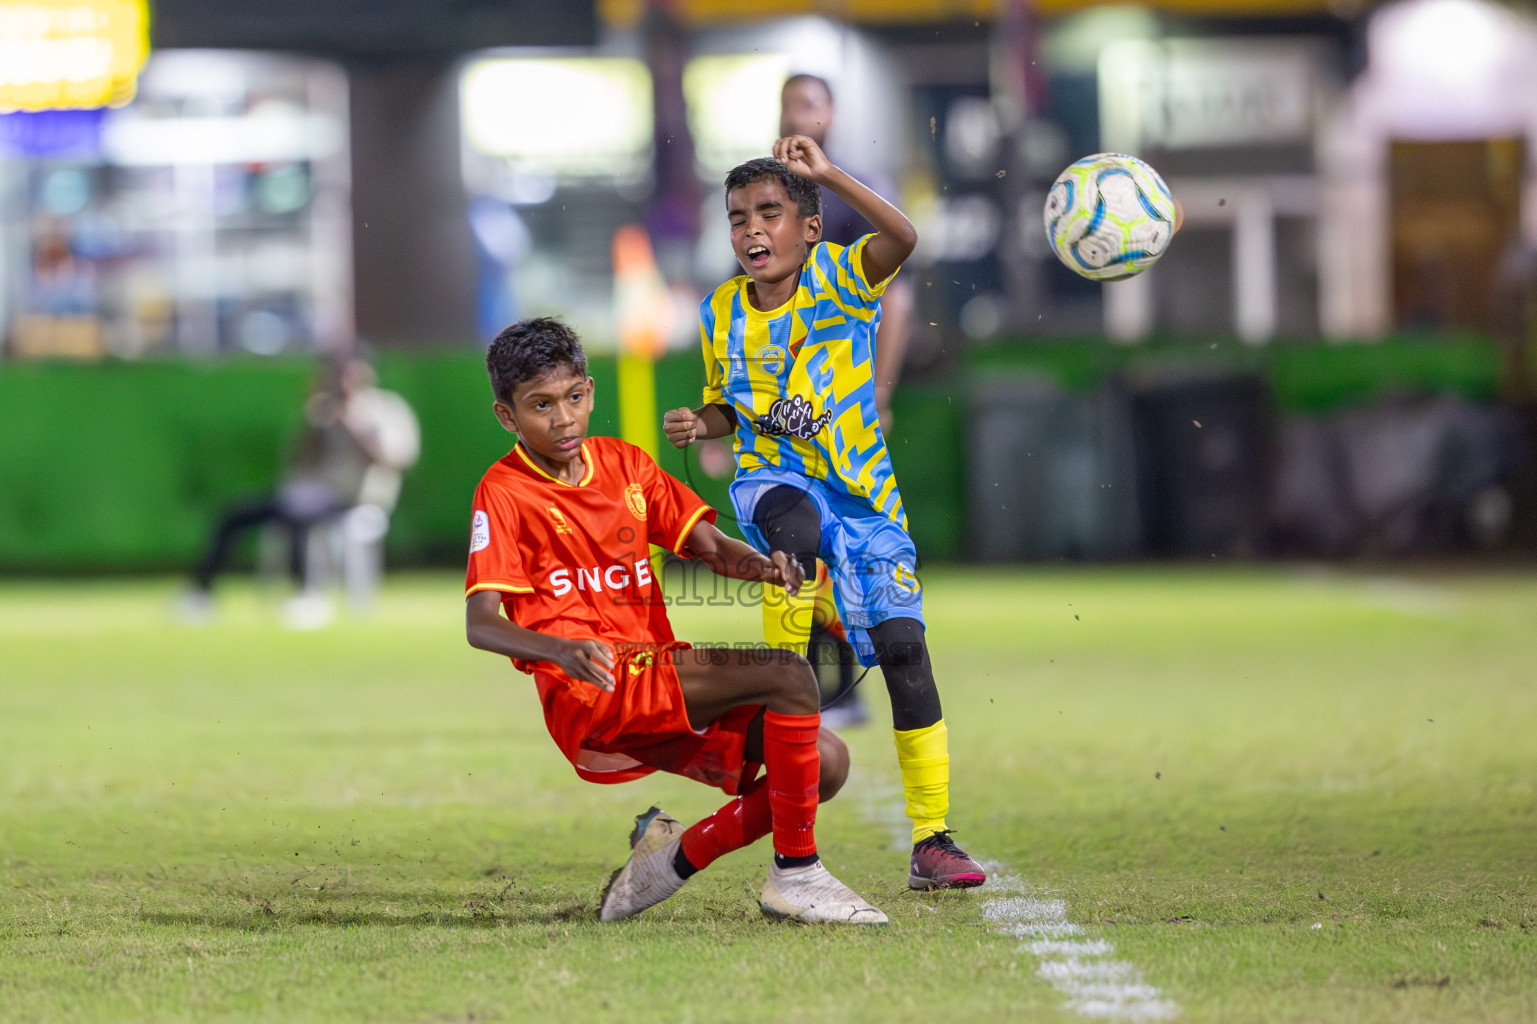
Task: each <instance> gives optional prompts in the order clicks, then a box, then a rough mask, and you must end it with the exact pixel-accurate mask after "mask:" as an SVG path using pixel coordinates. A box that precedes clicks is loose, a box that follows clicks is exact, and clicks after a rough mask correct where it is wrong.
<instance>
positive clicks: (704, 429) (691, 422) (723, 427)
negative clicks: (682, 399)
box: [662, 405, 736, 448]
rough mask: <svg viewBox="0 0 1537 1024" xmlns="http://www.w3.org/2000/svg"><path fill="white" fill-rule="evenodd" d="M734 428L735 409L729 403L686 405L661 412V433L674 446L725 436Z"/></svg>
mask: <svg viewBox="0 0 1537 1024" xmlns="http://www.w3.org/2000/svg"><path fill="white" fill-rule="evenodd" d="M735 429H736V410H735V409H733V408H731V406H729V405H702V406H700V407H699V408H698V409H690V408H688V407H687V406H685V407H683V408H681V409H669V410H667V412H665V413H663V414H662V433H664V434H666V435H667V441H668V443H669V444H671V445H672V446H673V447H674V448H687V447H688V446H689V445H691V444H693V443H694V442H695V441H708V440H709V439H710V438H712V437H725V436H726V435H727V434H729V433H731V432H732V431H733V430H735Z"/></svg>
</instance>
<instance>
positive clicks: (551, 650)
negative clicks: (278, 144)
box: [465, 319, 886, 924]
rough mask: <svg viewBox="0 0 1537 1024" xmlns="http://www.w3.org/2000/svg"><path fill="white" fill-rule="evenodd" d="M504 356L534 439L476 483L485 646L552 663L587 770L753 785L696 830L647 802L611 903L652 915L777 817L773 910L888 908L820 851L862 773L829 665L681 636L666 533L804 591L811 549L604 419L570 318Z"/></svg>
mask: <svg viewBox="0 0 1537 1024" xmlns="http://www.w3.org/2000/svg"><path fill="white" fill-rule="evenodd" d="M486 368H487V370H488V371H489V373H490V376H491V390H492V392H493V394H494V395H495V402H493V404H492V411H493V412H494V413H495V415H496V418H497V421H498V422H500V423H501V425H502V426H503V427H505V428H506V429H507V430H508V431H510V432H512V433H515V434H517V435H518V442H517V444H516V446H515V447H514V448H513V450H512V451H511V452H510V453H509V454H508V455H507V456H506V457H505V458H503V459H501V460H500V461H498V462H497V463H496V464H495V465H493V466H492V467H491V468H490V469H489V470H488V471H487V472H486V475H485V477H484V478H483V479H482V480H481V482H480V486H479V487H478V488H477V489H476V491H475V514H474V518H473V524H472V532H471V540H470V563H469V571H468V574H467V577H466V581H465V589H466V603H465V624H466V634H467V637H468V640H469V643H470V645H471V646H472V647H477V648H479V649H481V650H485V651H491V652H493V653H496V654H502V655H506V656H507V657H509V658H511V659H513V664H514V665H515V666H517V667H518V668H519V669H521V670H523V671H524V672H528V673H531V674H532V675H533V677H534V683H535V685H536V686H537V687H538V689H539V698H540V702H541V703H542V704H543V706H544V718H545V724H546V726H547V727H548V728H549V730H550V735H551V736H552V737H553V738H554V740H555V743H556V745H557V746H559V747H560V750H561V753H563V754H565V756H566V758H567V759H568V760H570V762H571V764H572V765H573V767H575V769H576V772H577V774H578V775H580V776H581V777H582V778H584V779H587V780H589V781H592V782H626V781H629V780H631V779H636V778H640V777H641V776H643V775H647V774H649V773H651V772H653V771H656V770H657V769H661V770H663V771H668V772H672V773H674V774H677V775H684V776H687V777H689V778H692V779H697V780H698V781H700V782H704V783H706V784H707V785H711V786H718V787H719V788H721V789H723V790H725V791H726V792H727V793H728V794H732V795H733V796H734V797H735V799H733V800H732V801H731V802H730V803H728V804H726V806H724V807H722V808H721V809H720V810H719V811H717V812H716V813H715V814H713V815H711V816H710V817H708V818H706V819H704V820H703V821H700V822H698V823H696V824H695V825H693V826H692V827H690V828H688V829H684V828H683V826H682V825H681V824H680V823H679V822H677V821H676V820H674V819H673V818H671V817H669V816H668V815H666V814H664V813H663V812H662V811H660V810H658V809H657V808H654V807H653V808H651V809H650V810H649V811H647V812H646V813H645V814H642V815H640V816H639V817H638V818H637V819H636V824H635V830H634V831H633V832H632V833H631V835H630V846H631V851H630V858H629V860H628V861H627V862H626V863H625V865H624V866H623V867H621V868H620V869H619V870H618V871H616V872H615V873H614V875H613V877H612V878H610V879H609V883H608V885H607V887H606V888H605V889H604V891H603V897H602V900H601V902H600V905H599V917H600V918H601V919H603V920H605V921H617V920H620V919H622V918H625V917H630V916H632V915H634V914H638V913H640V912H641V911H642V910H645V909H646V908H647V907H650V906H654V905H655V904H657V903H660V902H661V901H662V900H664V899H666V898H667V897H669V896H671V895H672V894H673V893H675V892H677V891H678V889H680V888H681V887H682V885H683V883H684V882H685V881H686V880H687V879H688V878H689V876H691V875H692V874H694V872H696V871H698V870H700V869H701V868H704V867H705V866H707V865H708V864H709V863H710V862H711V861H713V860H714V859H715V858H717V857H719V856H720V855H721V854H723V853H728V852H730V851H731V850H735V849H739V848H741V847H743V846H746V845H748V844H749V843H752V842H754V841H755V840H757V839H759V838H761V837H762V836H764V835H766V834H768V833H770V832H772V833H773V837H774V863H773V866H772V867H770V869H769V874H768V880H767V881H766V882H765V883H764V886H763V893H762V896H761V898H760V906H761V907H762V908H763V912H764V913H765V914H767V915H769V916H771V917H778V918H786V919H790V920H796V921H804V922H807V923H847V924H884V923H885V922H886V915H884V914H882V913H881V912H880V911H879V910H877V909H876V908H875V907H872V906H870V904H868V903H866V902H865V901H864V900H863V899H861V898H860V897H859V896H858V895H856V894H855V893H854V892H853V891H852V890H850V889H849V888H848V887H847V886H845V885H844V884H843V883H842V882H839V881H838V880H837V879H836V878H834V877H833V876H832V875H831V874H830V873H829V872H828V870H827V869H826V868H825V867H824V866H823V865H822V863H821V861H820V860H819V859H818V857H817V852H816V840H815V837H814V835H813V827H814V824H815V821H816V805H817V803H818V802H819V800H826V799H829V798H830V797H832V795H833V794H834V793H836V792H837V791H838V789H839V788H840V787H841V786H842V785H843V781H844V779H845V778H846V777H847V774H848V751H847V749H846V748H845V747H844V746H843V744H842V742H841V741H839V740H838V738H837V737H836V736H835V735H833V734H832V732H830V731H829V730H825V729H822V728H821V727H820V716H819V714H818V689H817V682H816V677H815V675H813V673H812V671H811V667H810V666H809V665H808V664H807V663H806V660H805V659H804V658H801V657H799V656H798V655H795V654H792V653H787V652H784V651H759V652H754V654H753V656H751V657H748V656H746V653H745V652H742V653H739V654H738V655H737V656H735V657H724V658H722V657H720V655H721V654H722V652H720V651H710V650H701V651H696V650H694V649H692V648H691V647H690V646H689V645H688V644H685V643H680V642H679V641H677V640H676V639H674V637H673V633H672V626H671V624H670V623H669V622H668V621H667V611H666V608H665V606H664V604H663V602H662V600H661V591H660V585H659V582H658V581H657V580H656V578H655V576H654V575H653V573H652V571H651V565H650V561H649V556H650V547H649V546H650V545H651V544H658V545H661V546H663V547H666V548H668V549H670V550H672V551H674V552H675V553H677V554H679V555H684V556H688V555H693V556H694V557H697V558H699V559H700V560H701V561H703V562H705V563H706V564H707V565H709V566H710V568H711V569H713V570H714V571H716V572H718V573H721V574H723V575H727V576H731V577H734V578H736V579H742V580H753V581H760V582H764V583H772V584H774V585H777V586H783V587H785V588H787V589H789V590H791V591H793V590H795V589H796V588H798V587H799V585H800V583H801V582H802V575H801V572H800V568H799V566H797V565H796V564H795V562H794V560H793V559H790V558H788V557H787V556H786V555H784V554H783V553H778V552H776V553H775V554H774V555H772V556H765V555H762V554H759V553H758V552H756V551H754V550H753V549H752V548H750V547H748V546H747V545H746V544H743V543H742V542H740V541H736V540H732V539H731V538H729V537H727V536H726V535H724V534H723V533H721V532H720V531H719V530H717V529H716V528H715V526H714V519H715V512H714V510H713V509H711V508H710V507H709V506H708V505H706V504H705V503H704V502H703V501H701V500H700V499H699V498H698V497H697V496H696V495H695V494H694V493H693V492H692V491H690V490H689V489H688V488H687V487H685V486H684V485H683V484H681V483H679V482H678V481H677V480H676V479H674V478H673V477H671V476H669V475H668V474H667V473H665V472H663V470H662V469H661V468H660V467H659V466H657V464H656V463H655V462H654V461H653V460H652V459H651V458H650V456H648V455H646V453H645V452H643V451H641V450H640V449H639V448H636V447H634V446H633V445H630V444H626V443H625V442H623V441H620V440H618V439H616V438H609V437H594V438H589V437H588V436H587V421H588V418H589V417H590V416H591V415H592V395H593V382H592V378H591V377H589V376H587V357H586V355H585V354H584V353H583V352H582V346H581V342H580V341H579V340H578V338H577V336H576V333H575V332H574V331H572V330H571V328H569V327H567V326H566V325H564V324H562V323H559V322H558V321H555V320H550V319H538V320H526V321H523V322H521V323H517V324H513V325H512V326H511V327H509V328H507V329H506V330H504V331H502V333H501V334H499V335H498V336H497V338H496V340H495V341H494V342H492V344H491V348H490V350H489V351H488V352H487V353H486ZM503 612H505V613H506V617H505V618H504V617H503V614H502V613H503ZM760 766H762V768H763V769H764V772H765V777H764V778H762V779H759V778H758V777H757V775H758V769H759V767H760Z"/></svg>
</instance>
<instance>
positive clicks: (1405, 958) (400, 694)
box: [0, 569, 1537, 1024]
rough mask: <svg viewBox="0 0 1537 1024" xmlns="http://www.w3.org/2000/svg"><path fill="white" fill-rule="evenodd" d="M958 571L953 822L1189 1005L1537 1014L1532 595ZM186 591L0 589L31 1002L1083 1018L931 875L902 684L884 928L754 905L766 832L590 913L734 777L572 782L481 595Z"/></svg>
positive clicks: (941, 601) (100, 1014)
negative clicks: (218, 610)
mask: <svg viewBox="0 0 1537 1024" xmlns="http://www.w3.org/2000/svg"><path fill="white" fill-rule="evenodd" d="M926 581H927V584H928V595H927V601H928V606H927V607H928V613H929V618H930V638H931V640H932V644H933V648H934V654H935V663H936V667H937V669H938V672H939V675H940V685H941V689H942V692H943V694H944V696H945V703H946V710H947V719H948V721H949V724H950V730H951V744H952V754H953V793H954V801H953V813H952V819H951V823H952V825H953V826H954V827H956V828H958V829H960V830H961V832H960V836H959V838H960V839H961V840H962V842H963V844H964V845H966V846H967V847H968V848H969V849H971V850H972V851H973V852H975V853H977V854H978V855H980V856H983V857H987V858H993V859H996V860H997V861H999V862H1001V863H1002V864H1004V865H1006V866H1007V867H1008V869H1009V870H1010V871H1012V872H1014V873H1017V874H1018V875H1019V876H1020V878H1021V879H1022V880H1023V883H1024V884H1025V885H1027V886H1029V887H1031V888H1029V889H1027V890H1026V892H1027V894H1030V895H1032V896H1034V897H1035V898H1038V899H1041V900H1061V901H1062V902H1063V903H1065V905H1066V915H1067V920H1068V921H1069V922H1071V923H1075V924H1077V925H1080V926H1082V931H1081V934H1079V935H1078V936H1077V939H1078V940H1079V941H1083V942H1086V943H1090V944H1092V943H1095V942H1103V943H1109V944H1111V945H1113V947H1114V953H1113V958H1114V959H1115V960H1116V961H1118V962H1124V963H1127V964H1130V965H1132V966H1133V967H1134V969H1135V972H1136V975H1137V976H1138V978H1140V980H1141V981H1142V982H1143V983H1145V984H1146V985H1150V986H1155V987H1156V988H1157V989H1159V990H1160V995H1159V999H1161V1000H1162V1001H1164V1003H1165V1004H1172V1005H1173V1006H1174V1007H1176V1008H1177V1013H1178V1016H1179V1017H1180V1018H1181V1019H1186V1020H1191V1021H1219V1020H1220V1021H1267V1022H1268V1021H1404V1020H1415V1021H1531V1020H1534V1019H1537V889H1534V874H1537V794H1534V789H1533V786H1534V783H1537V671H1534V670H1537V578H1534V577H1530V576H1522V575H1489V574H1484V575H1443V576H1435V577H1424V576H1422V577H1415V578H1409V577H1394V578H1383V577H1367V576H1364V575H1349V574H1325V573H1301V572H1297V571H1291V570H1275V569H1255V570H1250V571H1217V570H1212V571H1209V572H1206V571H1194V570H1169V569H1145V570H1144V569H1135V570H1117V571H1066V570H1046V571H1026V572H1008V573H1005V572H992V571H976V570H963V569H949V570H944V571H938V570H936V571H934V572H932V573H930V574H928V575H927V576H926ZM173 591H174V585H173V584H172V583H170V582H163V583H140V582H106V583H98V584H90V583H70V584H29V583H14V584H8V585H4V586H0V1020H4V1021H7V1022H11V1021H66V1020H67V1021H106V1020H112V1021H120V1020H196V1021H214V1020H275V1021H276V1020H282V1021H293V1020H345V1021H460V1020H472V1019H473V1020H477V1021H480V1020H534V1019H551V1018H553V1019H557V1020H561V1021H566V1022H578V1021H589V1020H611V1021H616V1022H623V1024H640V1022H646V1021H668V1022H676V1021H694V1022H722V1021H806V1020H827V1021H871V1022H875V1021H880V1022H893V1021H920V1020H922V1021H930V1020H961V1021H994V1020H1005V1019H1009V1020H1032V1021H1053V1020H1083V1019H1085V1018H1084V1017H1082V1016H1079V1015H1078V1014H1077V1013H1075V1012H1074V1011H1073V1010H1072V1009H1069V1008H1067V1007H1066V1004H1067V1002H1068V997H1067V996H1066V995H1064V993H1063V991H1061V990H1059V989H1058V988H1054V987H1053V986H1052V985H1051V984H1049V983H1048V979H1046V978H1043V977H1042V975H1041V971H1042V964H1043V963H1045V962H1046V960H1047V959H1049V957H1043V955H1042V954H1040V953H1038V952H1035V951H1032V947H1031V946H1030V945H1029V944H1028V943H1027V942H1024V941H1022V939H1021V938H1019V937H1017V936H1014V935H1010V934H1006V933H1005V932H1004V931H1000V930H999V928H998V927H997V926H996V925H995V924H993V923H991V922H990V920H989V918H988V916H987V914H986V913H985V912H984V911H985V910H986V908H987V907H989V906H990V905H993V904H990V902H989V901H990V900H991V901H994V902H996V901H998V900H999V899H1000V897H998V896H996V895H990V894H989V890H988V889H986V888H984V889H982V890H978V891H973V892H969V893H938V894H921V895H920V894H914V893H909V892H907V891H906V889H905V879H906V856H905V853H904V852H903V851H902V850H900V849H897V848H895V847H894V845H893V817H892V815H893V810H894V806H893V793H894V788H895V780H896V777H897V776H896V765H895V757H894V755H893V752H892V745H891V739H890V733H889V730H888V728H887V725H886V723H885V722H884V721H883V718H884V715H885V714H886V712H885V710H884V709H883V708H882V707H881V705H882V703H883V701H884V696H883V693H882V691H881V690H880V687H879V678H878V673H877V674H875V675H873V676H872V679H871V680H870V681H868V682H867V686H868V687H869V690H868V692H869V694H870V695H871V696H872V697H875V698H876V700H875V701H874V702H873V706H874V708H875V709H876V712H877V721H876V724H874V725H872V726H870V727H868V728H866V729H864V730H861V731H857V732H850V733H849V734H848V739H849V741H850V744H851V746H852V748H853V753H854V761H855V774H854V776H853V777H852V779H851V781H850V784H849V786H848V788H847V789H846V790H845V791H844V793H843V794H842V795H841V796H840V797H839V798H838V799H837V800H836V801H834V802H833V803H830V804H828V805H825V807H824V809H823V813H822V817H821V819H820V822H819V829H818V831H819V836H820V839H821V844H822V847H823V853H824V857H825V859H826V860H827V861H828V863H829V865H830V866H831V867H832V868H833V870H834V871H835V872H837V873H838V874H839V875H841V876H842V877H843V878H844V879H845V880H846V881H847V882H849V883H850V884H851V885H853V886H854V887H855V888H857V889H859V890H861V891H862V892H863V893H864V894H865V895H866V896H868V897H869V898H871V899H872V900H873V901H874V902H876V903H877V904H878V905H880V906H882V907H883V908H884V909H885V910H886V911H887V912H888V913H889V914H890V915H891V918H892V924H891V927H889V928H886V929H879V930H858V931H854V930H848V931H845V930H837V929H822V930H817V929H806V928H799V927H793V926H784V925H775V924H770V923H767V922H765V921H764V920H763V919H762V918H761V917H760V915H759V913H758V910H757V907H756V903H755V896H756V892H757V887H758V885H759V884H760V883H761V880H762V872H763V865H764V863H765V861H766V858H767V856H768V853H769V849H768V845H767V843H766V842H765V843H760V844H759V845H758V846H757V847H754V848H753V849H751V850H748V851H743V852H741V853H737V854H733V855H732V856H730V857H728V858H725V859H724V860H722V861H721V862H719V863H718V864H717V865H716V866H714V867H712V868H711V869H709V870H708V871H706V872H704V873H702V874H701V875H700V876H698V877H697V878H696V879H695V880H694V881H692V882H691V883H690V884H689V886H688V887H687V888H685V890H684V892H683V893H682V894H680V895H679V896H678V897H677V898H675V899H674V900H672V901H670V902H669V903H667V904H664V905H662V906H661V907H658V908H656V909H654V910H652V911H649V912H647V914H645V915H644V916H643V917H641V918H639V919H636V920H634V921H630V922H625V923H623V924H620V925H609V926H600V925H599V924H598V922H597V921H596V920H595V916H594V914H595V907H596V900H597V894H598V891H599V888H600V886H601V885H602V883H603V881H604V879H605V878H606V877H607V875H608V873H609V872H610V871H611V870H612V869H613V868H614V867H616V866H617V865H618V864H619V863H620V861H621V859H622V855H623V853H624V852H625V845H624V842H625V837H626V834H627V830H628V828H629V826H630V823H631V819H632V817H633V815H634V814H636V813H637V812H639V811H641V810H643V809H644V808H645V807H646V806H647V805H648V804H649V803H650V802H652V801H657V802H660V803H662V804H663V805H664V806H666V807H667V808H668V809H669V810H671V811H672V812H673V813H674V814H676V815H677V816H678V817H680V818H684V819H690V818H693V817H696V816H699V815H701V814H703V813H706V812H708V811H709V810H711V809H713V808H714V807H715V806H717V805H718V804H719V802H720V800H721V798H720V796H719V794H712V793H711V792H710V791H708V790H705V789H704V788H703V787H700V786H697V785H695V784H692V783H686V782H683V781H681V780H677V779H670V778H663V777H655V776H653V777H652V778H651V779H647V780H644V781H642V782H639V783H634V784H631V785H628V786H619V787H601V786H593V785H588V784H585V783H582V782H580V781H579V780H577V779H576V777H575V776H574V775H573V774H572V773H571V771H570V769H569V768H568V767H567V766H566V764H565V762H564V761H563V760H562V759H561V758H560V756H559V754H558V753H557V752H556V750H555V749H554V746H553V744H551V743H550V741H549V740H548V738H547V737H546V736H545V734H544V730H543V724H542V721H541V720H540V717H539V710H538V705H537V702H536V701H535V699H534V694H533V690H532V686H531V684H530V683H529V682H528V681H527V680H526V679H525V677H523V676H521V675H519V674H517V673H516V672H514V671H513V670H512V669H511V668H510V666H508V665H507V664H506V662H504V661H501V660H499V659H496V658H493V657H491V656H489V655H484V654H479V653H477V652H475V651H472V650H470V649H469V648H468V647H466V646H465V644H464V641H463V633H462V625H461V622H462V617H461V612H460V607H461V606H460V601H459V593H460V589H459V582H458V579H457V578H456V577H454V576H452V575H448V574H444V575H432V576H417V577H408V578H402V579H397V580H395V581H393V582H392V583H391V584H390V585H389V586H388V588H387V589H386V591H385V593H384V595H383V597H382V601H381V605H380V608H379V610H378V612H377V613H376V614H375V615H374V616H372V617H371V618H367V619H360V620H343V621H342V622H340V623H339V624H338V625H337V626H335V627H333V628H332V629H330V630H327V631H324V632H320V633H312V634H293V633H285V632H283V631H281V630H279V629H278V628H277V626H276V624H275V623H276V618H277V616H276V614H275V612H274V609H273V608H272V606H271V604H270V603H269V602H267V601H266V600H264V599H263V598H262V596H261V595H259V594H258V592H257V591H255V590H251V589H247V590H239V589H235V590H233V591H232V592H231V593H230V594H229V595H228V597H227V598H226V599H224V600H223V602H222V611H223V615H222V616H221V618H220V620H219V621H218V622H217V623H216V624H214V625H213V626H211V627H209V628H205V629H198V630H193V629H186V628H180V627H177V626H175V625H174V624H172V622H171V620H170V616H169V614H168V609H169V606H170V602H171V597H172V594H173ZM674 621H675V624H676V625H677V627H678V630H679V633H680V634H681V635H683V636H685V637H691V638H694V639H699V640H717V639H723V640H737V639H753V638H754V637H755V635H756V631H757V616H756V611H755V610H754V609H751V608H719V609H680V610H679V611H678V612H677V613H676V614H675V615H674ZM899 827H900V826H898V828H899ZM1090 959H1091V960H1092V957H1091V958H1090Z"/></svg>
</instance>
